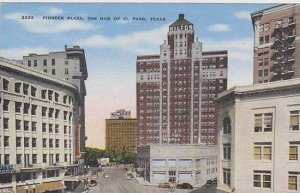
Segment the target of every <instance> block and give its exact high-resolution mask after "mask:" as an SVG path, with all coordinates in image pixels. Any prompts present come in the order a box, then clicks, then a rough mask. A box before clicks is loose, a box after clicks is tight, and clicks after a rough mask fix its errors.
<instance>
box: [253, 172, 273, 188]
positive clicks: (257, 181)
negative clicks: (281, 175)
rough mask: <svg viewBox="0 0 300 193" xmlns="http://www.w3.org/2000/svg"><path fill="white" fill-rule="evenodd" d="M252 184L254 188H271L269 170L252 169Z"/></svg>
mask: <svg viewBox="0 0 300 193" xmlns="http://www.w3.org/2000/svg"><path fill="white" fill-rule="evenodd" d="M253 186H254V187H256V188H268V189H271V172H270V171H254V175H253Z"/></svg>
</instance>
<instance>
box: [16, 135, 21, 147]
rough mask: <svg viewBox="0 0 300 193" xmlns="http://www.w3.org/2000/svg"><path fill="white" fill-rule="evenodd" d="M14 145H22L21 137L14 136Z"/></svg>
mask: <svg viewBox="0 0 300 193" xmlns="http://www.w3.org/2000/svg"><path fill="white" fill-rule="evenodd" d="M16 146H17V147H22V138H21V137H16Z"/></svg>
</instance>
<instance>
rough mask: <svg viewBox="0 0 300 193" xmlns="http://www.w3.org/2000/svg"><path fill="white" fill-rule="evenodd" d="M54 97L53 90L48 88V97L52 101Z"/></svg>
mask: <svg viewBox="0 0 300 193" xmlns="http://www.w3.org/2000/svg"><path fill="white" fill-rule="evenodd" d="M52 98H53V91H52V90H48V99H49V100H50V101H52Z"/></svg>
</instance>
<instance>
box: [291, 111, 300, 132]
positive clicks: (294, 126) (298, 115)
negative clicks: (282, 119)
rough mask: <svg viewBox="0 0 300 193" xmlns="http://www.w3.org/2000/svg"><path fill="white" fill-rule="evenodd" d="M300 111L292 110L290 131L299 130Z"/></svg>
mask: <svg viewBox="0 0 300 193" xmlns="http://www.w3.org/2000/svg"><path fill="white" fill-rule="evenodd" d="M299 120H300V111H290V131H299Z"/></svg>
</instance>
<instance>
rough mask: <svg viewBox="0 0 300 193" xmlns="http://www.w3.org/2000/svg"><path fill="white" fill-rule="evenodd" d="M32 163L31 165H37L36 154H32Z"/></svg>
mask: <svg viewBox="0 0 300 193" xmlns="http://www.w3.org/2000/svg"><path fill="white" fill-rule="evenodd" d="M32 163H33V164H36V163H37V154H32Z"/></svg>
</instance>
